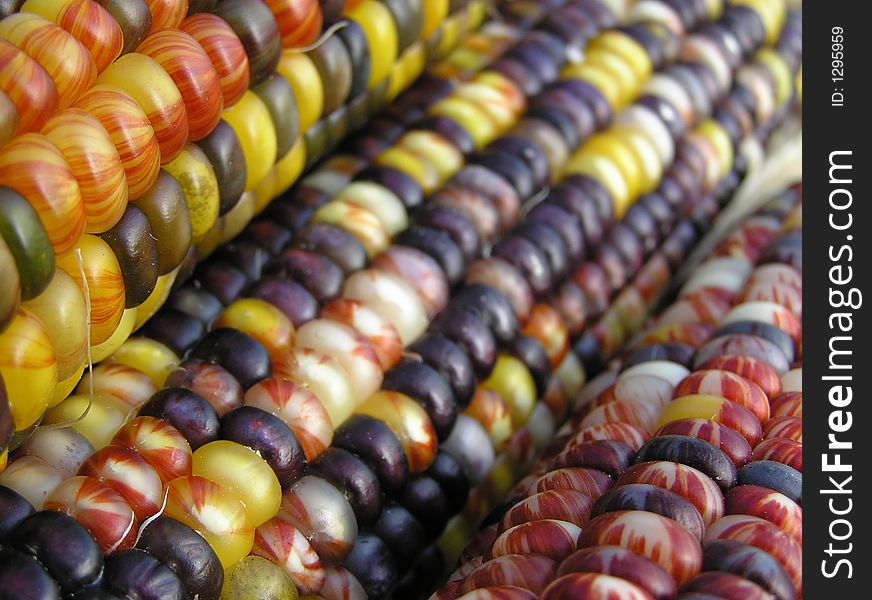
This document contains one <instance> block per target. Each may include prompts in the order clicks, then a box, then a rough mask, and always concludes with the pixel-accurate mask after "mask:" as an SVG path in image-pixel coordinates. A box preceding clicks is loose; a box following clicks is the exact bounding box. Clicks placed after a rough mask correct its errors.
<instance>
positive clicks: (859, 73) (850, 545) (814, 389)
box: [802, 0, 872, 600]
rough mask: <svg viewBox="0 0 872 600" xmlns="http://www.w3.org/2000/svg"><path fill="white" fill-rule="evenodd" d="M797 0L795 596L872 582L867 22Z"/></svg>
mask: <svg viewBox="0 0 872 600" xmlns="http://www.w3.org/2000/svg"><path fill="white" fill-rule="evenodd" d="M803 7H804V17H808V18H804V19H803V22H804V25H803V67H802V78H803V89H802V100H803V140H804V148H803V178H804V181H803V212H804V219H803V221H804V223H805V225H804V228H803V258H804V262H805V268H804V270H803V290H804V298H803V398H804V399H806V400H805V401H804V402H803V409H804V412H803V434H804V435H803V450H804V456H803V459H804V460H803V463H804V472H803V511H804V519H803V521H804V523H803V525H804V526H803V529H804V532H803V541H804V543H803V587H804V594H803V595H804V597H805V598H809V599H815V600H817V599H820V598H844V599H846V600H849V599H850V600H854V599H855V598H856V599H860V598H869V597H870V591H869V590H870V589H872V587H870V586H872V569H870V568H869V564H870V558H872V551H870V548H872V536H870V533H872V531H870V528H869V526H868V522H869V513H870V511H872V493H870V491H869V490H870V486H872V411H870V407H872V398H870V394H872V368H870V365H872V332H870V328H869V314H868V313H869V310H868V309H867V307H866V306H865V303H866V302H867V301H868V302H870V303H872V295H870V294H872V289H870V285H869V282H870V281H872V214H870V203H872V150H870V148H872V93H870V89H872V84H870V82H872V28H870V25H872V23H865V22H864V20H865V18H867V16H866V15H868V11H867V10H866V8H867V7H868V5H867V4H866V3H864V2H854V1H852V0H832V1H830V2H815V1H809V2H805V3H804V5H803ZM870 308H872V306H870Z"/></svg>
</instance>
